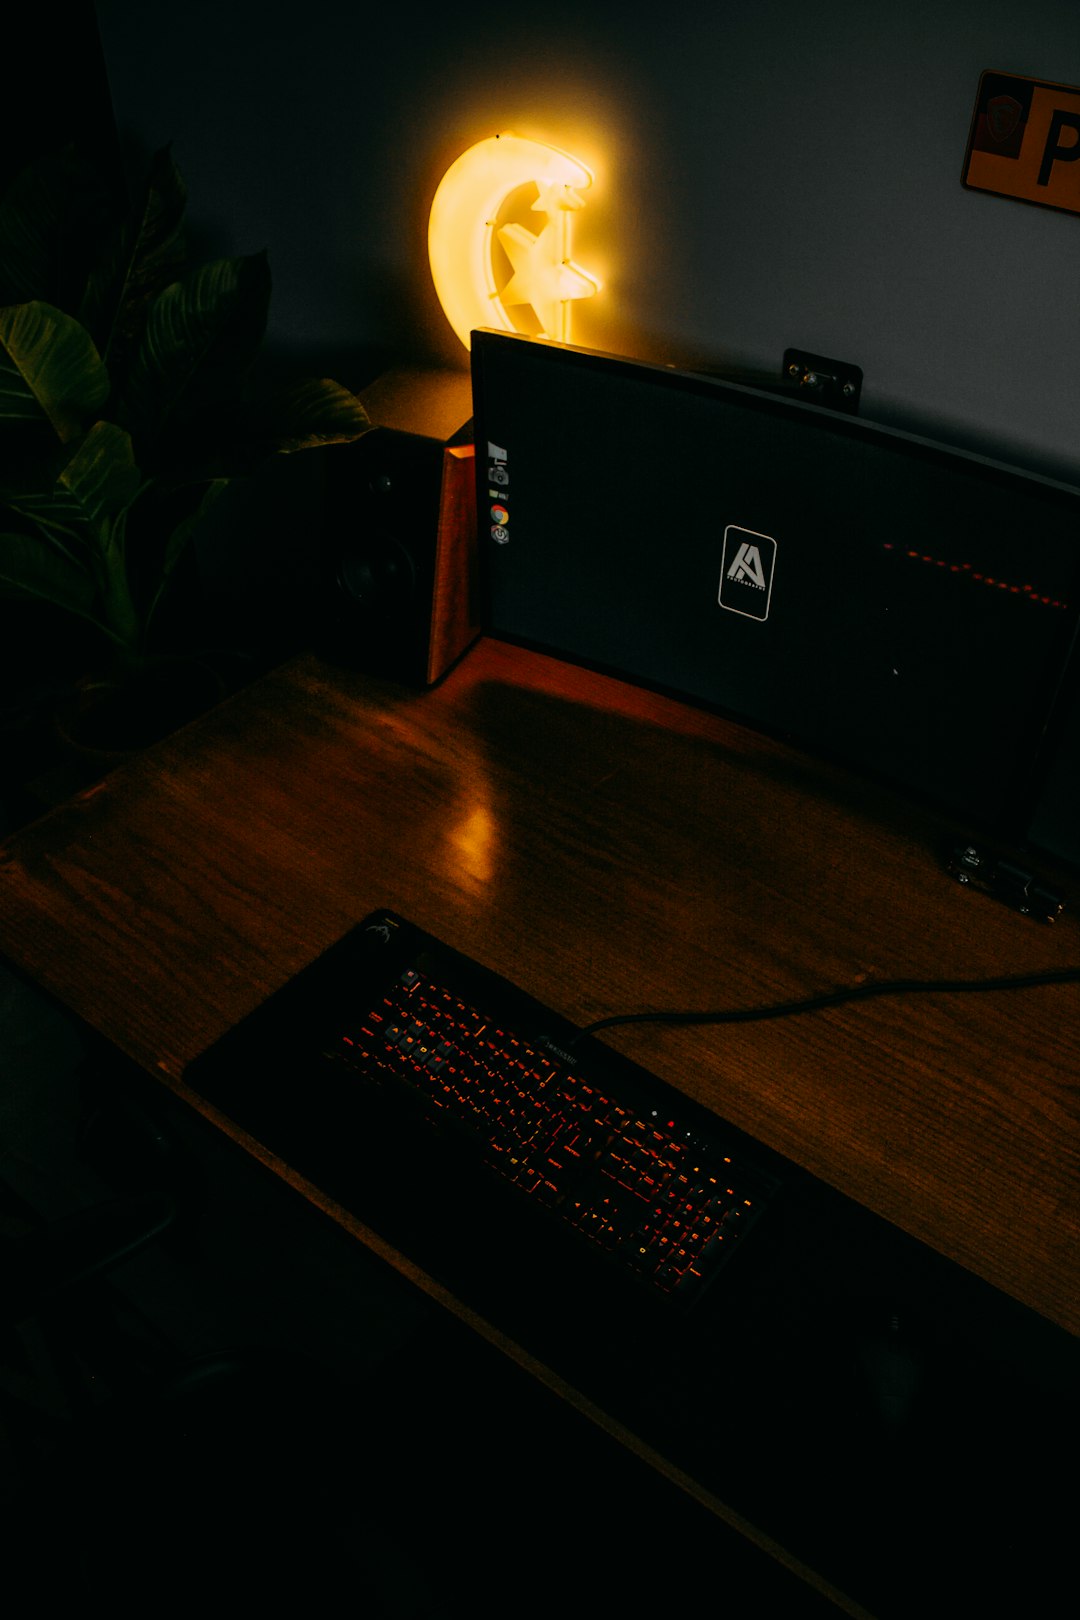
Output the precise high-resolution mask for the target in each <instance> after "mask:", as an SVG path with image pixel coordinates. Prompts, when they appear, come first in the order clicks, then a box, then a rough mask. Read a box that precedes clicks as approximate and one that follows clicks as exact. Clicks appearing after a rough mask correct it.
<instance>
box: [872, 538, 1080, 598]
mask: <svg viewBox="0 0 1080 1620" xmlns="http://www.w3.org/2000/svg"><path fill="white" fill-rule="evenodd" d="M882 550H884V551H895V552H896V554H897V556H903V557H907V558H909V559H910V561H912V562H921V563H928V564H929V565H930V566H931V567H932V568H944V569H945V570H947V572H948V573H950V574H966V576H967V577H968V579H971V580H974V581H975V582H976V583H977V584H979V585H985V586H988V587H989V588H990V589H992V590H997V591H1008V592H1009V594H1010V595H1011V596H1026V597H1027V599H1028V601H1029V602H1037V603H1038V604H1039V606H1040V607H1048V608H1058V609H1059V610H1061V611H1065V610H1067V608H1068V606H1069V604H1068V602H1062V601H1061V600H1060V599H1059V598H1058V597H1056V596H1044V595H1043V593H1042V592H1041V591H1040V590H1038V589H1036V587H1035V586H1034V585H1014V584H1012V582H1011V581H1010V580H1007V579H997V578H996V577H995V576H994V575H993V574H982V573H980V572H979V570H978V569H977V568H974V567H973V566H972V564H971V563H957V562H949V561H948V560H947V559H946V558H944V557H931V556H929V555H928V554H927V553H926V552H924V551H917V550H916V549H915V548H914V547H912V548H911V549H909V550H907V551H901V550H898V549H897V547H896V546H894V545H892V544H890V543H889V542H888V541H886V542H885V543H884V544H883V546H882Z"/></svg>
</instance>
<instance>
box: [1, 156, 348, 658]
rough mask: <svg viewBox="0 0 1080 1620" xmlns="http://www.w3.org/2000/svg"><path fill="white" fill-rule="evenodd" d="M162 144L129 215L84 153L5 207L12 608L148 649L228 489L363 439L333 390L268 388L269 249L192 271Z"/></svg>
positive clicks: (43, 174) (341, 394)
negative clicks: (298, 457) (74, 620)
mask: <svg viewBox="0 0 1080 1620" xmlns="http://www.w3.org/2000/svg"><path fill="white" fill-rule="evenodd" d="M186 202H187V196H186V189H185V186H184V183H183V180H182V178H181V176H180V174H179V172H178V170H177V168H176V165H175V164H174V162H173V160H172V157H171V154H170V152H169V150H168V149H165V150H163V151H161V152H159V153H157V155H156V156H155V157H154V159H153V161H152V163H151V165H150V168H149V173H148V175H147V179H146V182H145V185H144V186H143V189H142V193H141V195H140V196H139V198H138V199H137V201H136V202H135V203H134V205H131V204H128V203H127V202H126V200H125V202H124V203H123V204H121V205H118V204H117V202H116V200H115V199H114V198H113V197H112V196H111V195H110V193H109V190H108V187H107V185H106V183H105V182H104V180H103V179H102V177H101V176H99V175H98V174H97V173H96V172H95V171H94V170H93V168H92V167H90V166H89V165H87V163H86V162H85V161H84V160H82V159H81V158H80V157H79V155H78V154H77V153H76V152H75V151H74V150H71V149H68V150H65V151H63V152H59V153H55V154H51V155H50V156H48V157H47V158H45V159H43V160H42V161H40V162H39V163H37V164H35V165H34V166H33V167H32V168H31V169H30V170H28V171H27V172H26V173H25V174H23V175H22V176H21V177H20V178H19V179H18V180H17V181H16V182H15V183H14V185H13V186H12V187H11V188H10V189H9V191H8V193H7V195H6V196H5V197H4V199H3V201H2V202H0V595H4V596H14V597H19V598H22V599H24V600H26V599H32V600H36V601H39V602H47V603H50V604H52V605H53V606H54V607H55V608H59V609H61V610H63V611H64V612H65V613H67V614H71V615H75V616H76V617H78V618H79V619H81V620H83V621H88V622H89V623H90V624H92V625H93V626H95V627H96V629H97V630H98V631H99V632H100V634H101V637H102V638H103V646H104V647H105V648H107V649H108V655H107V658H106V660H105V661H106V662H107V663H108V664H109V665H110V666H111V669H112V670H113V671H114V672H116V671H119V672H124V671H128V670H131V669H133V668H137V667H139V666H140V665H143V664H145V662H146V661H147V660H148V659H149V658H150V657H151V656H152V655H153V651H154V627H155V621H156V619H157V617H158V614H159V609H160V607H161V604H162V601H163V599H164V598H165V596H166V594H167V593H168V591H169V587H170V582H172V581H173V580H174V577H175V574H176V569H177V565H178V564H179V562H180V560H181V558H182V557H183V556H184V554H185V552H186V551H187V549H188V547H189V546H190V544H191V542H192V540H193V538H194V536H195V534H196V532H197V530H198V528H199V525H200V523H201V522H202V521H203V519H204V518H205V516H206V514H207V512H208V510H209V508H210V506H211V505H212V504H213V503H214V502H215V501H216V499H217V498H218V497H219V496H220V494H221V492H222V490H223V489H224V488H225V487H226V485H227V484H228V482H229V480H230V479H233V478H236V477H242V476H244V475H246V474H249V473H251V472H252V471H254V470H255V469H256V468H257V467H258V466H259V465H260V464H261V463H262V462H263V461H264V460H265V459H266V458H267V457H269V456H273V455H279V454H288V453H290V452H294V451H299V450H305V449H309V448H313V447H315V446H320V445H329V444H337V443H346V442H349V441H351V440H353V439H356V438H358V437H359V436H360V435H361V434H362V433H364V432H365V431H366V430H367V428H368V427H369V426H370V423H369V422H368V419H367V417H366V415H365V413H364V410H363V408H362V406H361V405H360V403H359V401H358V400H357V399H356V397H355V396H354V395H353V394H351V393H350V392H349V391H348V390H347V389H345V388H344V387H342V386H341V385H340V384H338V383H336V382H332V381H329V380H327V379H324V378H319V379H313V378H305V379H301V380H300V381H297V382H291V383H289V384H288V385H287V386H284V387H276V388H273V389H271V388H269V387H268V386H265V385H264V386H256V385H255V383H254V380H253V366H254V362H255V360H256V357H257V356H258V354H259V351H260V348H261V345H262V340H263V336H264V333H265V328H266V321H267V313H268V308H269V300H270V291H271V284H270V272H269V267H268V264H267V260H266V255H265V254H253V255H249V256H244V257H237V258H226V259H217V260H214V261H211V262H209V263H196V262H193V260H192V255H191V253H190V250H189V247H188V244H187V240H186V233H185V228H184V216H185V210H186Z"/></svg>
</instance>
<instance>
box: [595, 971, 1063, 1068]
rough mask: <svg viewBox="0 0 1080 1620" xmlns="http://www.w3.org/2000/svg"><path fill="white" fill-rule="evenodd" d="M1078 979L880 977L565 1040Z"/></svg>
mask: <svg viewBox="0 0 1080 1620" xmlns="http://www.w3.org/2000/svg"><path fill="white" fill-rule="evenodd" d="M1053 984H1080V967H1069V968H1049V969H1047V970H1046V971H1045V972H1041V973H1024V974H1009V975H1005V976H1003V977H999V978H989V979H881V980H878V981H877V982H871V983H869V984H852V985H844V986H841V988H840V989H838V990H824V991H821V992H820V993H819V994H818V995H813V996H804V997H802V998H800V999H798V1000H795V1001H778V1002H772V1003H768V1004H766V1005H764V1006H759V1007H728V1008H723V1009H713V1010H708V1009H703V1010H701V1011H678V1010H671V1011H659V1012H634V1013H613V1014H612V1015H611V1016H610V1017H607V1018H597V1019H595V1020H594V1022H593V1023H591V1024H586V1025H585V1026H584V1027H583V1028H582V1029H580V1030H578V1032H577V1034H576V1035H574V1036H572V1037H571V1038H570V1039H569V1040H568V1041H567V1042H566V1046H567V1048H568V1050H571V1051H572V1050H573V1048H574V1047H575V1046H576V1045H577V1044H578V1042H579V1041H582V1040H584V1039H585V1037H586V1036H589V1035H596V1034H597V1033H598V1032H599V1031H600V1030H602V1029H613V1028H614V1027H615V1026H616V1025H619V1024H752V1023H760V1022H763V1021H764V1020H766V1019H769V1018H796V1017H799V1016H800V1015H801V1014H803V1013H811V1012H822V1011H824V1010H825V1009H826V1008H828V1007H840V1006H843V1005H844V1004H845V1003H846V1002H849V1001H869V1000H871V999H873V998H874V997H876V996H913V995H970V994H977V993H994V992H998V991H1003V990H1032V989H1036V988H1037V987H1039V986H1041V985H1053Z"/></svg>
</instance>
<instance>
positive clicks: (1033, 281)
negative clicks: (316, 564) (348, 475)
mask: <svg viewBox="0 0 1080 1620" xmlns="http://www.w3.org/2000/svg"><path fill="white" fill-rule="evenodd" d="M98 14H99V19H100V27H101V33H102V40H103V46H104V51H105V58H106V62H107V66H108V70H109V75H110V81H111V85H112V91H113V97H114V104H115V110H116V116H117V121H118V124H119V126H120V130H121V134H122V136H123V137H124V139H125V142H126V143H127V145H128V147H129V149H130V151H131V152H132V154H133V156H134V157H135V158H136V159H137V158H138V155H139V154H140V153H145V152H146V151H148V150H150V149H152V148H154V147H156V146H158V145H162V144H164V143H166V142H169V141H171V142H172V143H173V150H174V154H175V156H176V158H177V161H178V163H179V165H180V167H181V169H182V171H183V172H184V174H185V177H186V179H187V181H188V184H189V187H190V191H191V218H192V220H193V222H194V223H195V224H196V225H197V226H198V228H199V230H200V232H201V233H202V235H203V237H204V239H205V243H206V245H207V248H208V250H210V251H214V252H217V251H227V252H247V251H253V250H255V249H258V248H262V247H265V248H267V249H268V250H269V254H270V263H271V267H272V270H273V273H274V280H275V292H274V300H273V309H272V314H271V338H272V341H273V344H274V345H275V347H276V349H277V350H279V351H282V352H287V353H291V354H295V355H296V356H297V357H298V359H301V360H302V361H303V362H304V363H305V364H306V363H308V362H309V360H316V361H317V363H319V364H320V365H323V366H325V367H326V368H328V369H330V370H331V371H332V372H334V373H336V374H337V375H338V376H339V377H341V378H342V380H344V381H347V382H351V383H353V385H354V386H359V385H360V383H362V382H363V381H366V380H367V377H365V376H362V375H361V372H362V371H363V369H364V367H365V365H366V366H367V367H368V369H369V370H370V367H371V365H372V364H374V363H377V361H378V359H379V358H380V357H381V356H383V355H386V356H388V357H390V358H393V359H398V358H403V357H409V358H419V359H422V360H427V361H435V362H439V363H449V364H453V365H462V366H463V365H464V364H465V363H466V361H465V354H464V350H463V349H462V348H461V346H460V345H459V344H458V342H457V340H456V338H454V336H453V334H452V333H451V332H450V331H449V329H448V328H447V327H446V325H445V322H444V320H443V317H442V314H441V311H440V309H439V307H438V304H437V302H436V300H435V297H434V293H433V291H432V288H431V285H430V278H429V275H428V272H427V263H426V246H425V232H426V220H427V211H428V207H429V204H430V201H431V197H432V195H433V193H434V190H435V187H436V185H437V183H438V180H439V178H440V176H441V174H442V173H443V171H444V170H445V169H446V167H447V166H448V165H449V163H450V162H452V161H453V159H454V158H455V157H456V156H457V155H458V154H459V153H460V152H461V151H463V150H464V149H465V148H466V147H467V146H469V145H471V144H472V143H473V142H475V141H477V140H480V139H481V138H483V137H484V136H487V135H490V134H494V133H496V132H497V131H499V130H503V129H512V130H515V131H517V132H518V133H520V134H524V135H531V136H534V137H537V138H541V139H546V140H548V141H550V142H551V143H552V144H554V145H558V146H562V147H565V148H567V149H568V150H570V151H572V152H574V153H575V154H576V155H578V156H579V157H581V158H582V159H583V160H584V161H586V162H589V163H591V164H592V165H593V166H594V167H595V169H596V171H597V176H598V178H597V184H596V186H595V187H594V191H593V194H592V197H591V200H590V202H589V206H588V209H587V210H586V211H585V213H584V214H582V215H581V216H580V217H579V221H578V229H577V236H576V239H575V254H576V256H577V257H578V258H579V260H580V261H581V262H582V263H583V264H585V265H587V266H588V267H589V268H593V269H599V270H600V271H601V272H602V274H603V279H604V283H605V291H604V294H603V297H602V298H601V299H597V300H595V301H594V302H593V304H592V305H590V306H588V307H586V306H581V308H580V312H579V314H578V317H577V321H576V325H575V329H574V334H573V335H574V340H575V341H576V342H579V343H582V344H585V345H588V346H590V347H595V348H603V349H610V350H614V351H616V352H619V353H626V354H636V355H640V356H643V357H645V358H648V359H660V360H665V361H667V360H670V361H673V362H675V363H678V364H690V365H702V366H708V365H726V364H734V365H738V366H746V367H753V368H764V369H769V370H771V369H776V370H777V371H778V370H779V365H780V358H781V355H782V353H783V350H784V349H785V348H786V347H787V346H788V345H790V344H794V345H797V346H799V347H802V348H806V349H810V350H816V351H818V352H822V353H825V354H830V355H834V356H836V357H838V358H840V359H844V360H848V361H851V362H853V363H855V364H857V365H859V366H861V367H862V368H863V371H864V374H865V384H864V395H863V401H864V403H863V414H864V415H866V416H871V417H876V418H878V419H880V420H884V421H888V422H892V423H896V424H899V425H901V426H907V427H912V428H915V429H916V430H920V431H929V432H931V433H934V434H936V435H939V436H942V437H946V438H950V439H952V440H953V441H954V442H957V443H960V444H963V445H967V446H972V447H975V448H978V449H983V450H985V451H988V452H989V453H991V454H997V455H1001V456H1003V457H1004V458H1005V459H1008V460H1013V461H1017V462H1019V463H1021V464H1023V465H1026V466H1031V467H1035V468H1037V469H1040V470H1043V471H1047V472H1050V473H1052V474H1056V475H1058V476H1063V477H1066V478H1068V479H1070V480H1072V481H1076V482H1080V313H1078V302H1080V300H1078V293H1080V217H1077V216H1075V215H1070V214H1064V213H1056V212H1052V211H1050V210H1047V209H1040V208H1036V207H1033V206H1029V205H1025V204H1021V203H1017V202H1012V201H1008V200H1004V199H999V198H995V197H991V196H988V195H985V194H982V193H976V192H970V191H966V190H965V189H964V188H963V187H962V186H961V183H960V172H961V167H962V162H963V157H964V150H965V144H966V140H967V134H968V127H969V121H970V116H971V110H972V106H973V103H974V98H975V93H976V89H977V85H978V79H979V74H980V72H981V71H982V70H983V69H985V68H993V69H997V70H1001V71H1005V72H1015V73H1018V74H1027V75H1031V76H1033V77H1039V78H1044V79H1048V80H1053V81H1059V82H1063V83H1065V84H1077V83H1080V0H1026V3H1025V4H1018V3H1017V0H893V3H888V0H823V3H814V0H713V3H711V4H698V3H695V0H689V3H687V0H684V3H683V4H681V5H679V6H672V7H664V6H662V5H659V4H656V3H655V0H650V3H649V4H641V3H639V0H631V3H629V4H622V5H610V6H608V5H597V4H590V3H588V0H582V3H580V4H579V5H577V6H570V5H566V4H564V3H562V0H554V3H551V4H547V5H539V4H534V3H532V0H519V3H518V4H516V5H515V6H508V7H505V8H503V9H501V10H500V9H498V8H493V7H490V6H488V5H484V6H480V5H472V4H470V3H469V0H458V3H457V4H456V5H453V6H447V7H445V8H444V9H443V10H442V11H441V12H436V13H432V11H431V9H430V8H429V7H428V6H426V5H425V6H415V5H409V4H399V5H396V6H395V5H393V4H387V3H385V0H383V3H381V4H379V5H378V6H375V5H369V4H364V3H355V4H343V3H333V0H330V3H327V0H323V3H320V0H312V3H311V4H309V5H308V6H306V7H302V6H296V5H295V4H294V5H290V6H288V7H285V6H283V5H279V4H276V3H274V0H263V3H261V4H256V3H253V0H234V3H228V0H188V3H186V4H184V5H182V6H177V7H170V8H168V10H167V11H166V10H165V9H164V8H158V7H156V6H153V5H150V6H148V5H146V4H144V3H143V0H99V3H98ZM365 355H366V356H367V358H366V359H365ZM372 355H375V357H376V360H375V361H373V360H372Z"/></svg>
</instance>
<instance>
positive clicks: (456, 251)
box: [428, 134, 600, 348]
mask: <svg viewBox="0 0 1080 1620" xmlns="http://www.w3.org/2000/svg"><path fill="white" fill-rule="evenodd" d="M592 182H593V176H592V173H591V171H590V170H589V169H587V168H586V167H585V165H584V163H579V162H578V160H577V158H573V157H571V156H570V155H569V153H567V152H560V151H559V150H558V148H557V147H554V146H546V145H545V144H544V143H543V142H542V141H530V140H526V139H524V138H523V137H521V136H519V135H509V134H507V135H492V136H490V137H489V138H488V139H487V140H483V141H480V142H478V143H477V145H476V146H470V147H469V149H468V151H467V152H463V153H462V155H461V156H460V157H459V158H458V159H457V161H456V162H455V163H452V164H451V165H450V167H449V169H447V171H446V173H445V174H444V175H443V177H442V180H441V181H440V182H439V187H438V190H437V191H436V193H435V197H434V200H433V201H432V204H431V214H430V216H429V218H428V257H429V260H430V262H431V275H432V279H433V281H434V283H435V291H436V292H437V293H438V295H439V302H440V303H441V304H442V307H443V311H444V313H445V315H446V318H447V320H448V321H449V322H450V325H451V326H452V327H453V328H454V331H455V332H456V333H457V335H458V337H459V338H460V339H461V341H462V343H464V345H465V347H466V348H468V347H469V341H470V333H471V332H472V331H473V330H474V329H475V328H476V327H478V326H487V327H495V328H502V329H503V330H504V331H507V332H513V331H515V330H517V328H516V327H515V325H514V321H513V318H512V317H511V315H510V314H509V310H510V309H512V308H514V307H517V306H520V305H524V304H527V305H529V306H530V307H531V309H532V311H533V313H534V314H535V316H536V318H537V320H538V321H539V323H540V326H541V329H542V332H543V335H544V336H545V337H548V338H554V339H555V340H556V341H557V342H559V343H568V342H569V341H570V311H571V307H572V305H573V303H574V301H575V300H576V299H578V298H591V297H592V295H593V294H594V293H595V292H596V291H597V290H598V288H599V285H600V283H599V282H598V281H597V280H596V279H595V278H594V277H593V276H590V275H589V273H588V271H586V270H583V269H582V268H581V266H580V265H578V264H575V263H574V261H573V259H572V258H571V257H570V229H571V227H570V221H571V216H572V215H573V214H574V213H576V212H577V210H578V209H581V208H584V206H585V202H584V199H583V197H582V195H581V193H582V192H583V191H587V190H588V188H589V187H590V186H591V185H592ZM530 184H533V185H535V186H536V193H537V194H536V201H535V202H534V203H533V204H532V208H533V210H534V211H535V212H536V213H541V214H545V215H546V216H547V220H546V223H545V224H544V225H543V226H541V228H540V229H539V230H538V231H536V232H535V233H534V232H533V231H530V230H528V229H526V227H525V226H524V225H519V224H506V225H500V224H499V223H498V218H499V210H500V209H501V208H502V207H503V206H504V204H505V203H506V201H507V199H508V198H509V197H510V196H512V194H513V193H514V192H515V191H518V190H520V188H521V187H522V186H527V185H530ZM496 241H497V242H498V243H499V245H500V246H501V247H502V248H503V250H504V251H505V253H506V256H507V258H508V259H509V261H510V266H511V271H512V274H511V276H510V278H509V280H507V281H506V283H505V285H503V286H502V287H499V286H497V285H496V270H495V264H494V260H493V252H492V250H493V248H494V244H495V242H496Z"/></svg>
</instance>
